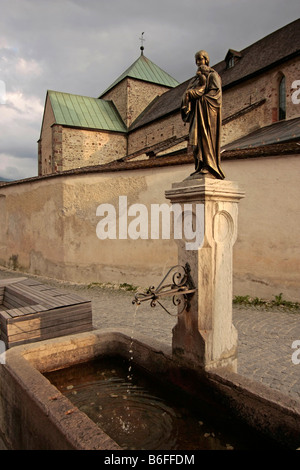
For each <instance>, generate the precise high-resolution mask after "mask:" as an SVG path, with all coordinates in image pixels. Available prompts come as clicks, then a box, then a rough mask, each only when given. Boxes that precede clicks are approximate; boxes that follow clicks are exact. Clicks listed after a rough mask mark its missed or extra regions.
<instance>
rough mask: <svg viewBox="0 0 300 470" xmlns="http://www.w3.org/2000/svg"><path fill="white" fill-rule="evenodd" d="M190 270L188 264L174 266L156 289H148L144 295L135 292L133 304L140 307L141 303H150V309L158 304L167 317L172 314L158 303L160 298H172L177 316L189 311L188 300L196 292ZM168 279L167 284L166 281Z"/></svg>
mask: <svg viewBox="0 0 300 470" xmlns="http://www.w3.org/2000/svg"><path fill="white" fill-rule="evenodd" d="M190 272H191V268H190V265H189V264H188V263H186V265H185V266H181V265H176V266H173V267H172V268H170V269H169V271H168V272H167V274H166V275H165V277H164V278H163V279H162V281H161V282H160V284H159V285H158V287H156V288H155V287H153V286H152V287H149V289H148V290H147V292H146V293H143V292H137V293H136V294H135V297H134V300H133V301H132V303H133V304H136V305H141V303H142V302H147V301H150V305H151V307H156V304H157V303H158V304H159V305H160V306H161V307H162V308H163V309H164V310H165V312H167V313H168V314H169V315H174V314H172V313H171V312H170V311H169V310H168V309H167V308H166V307H165V306H164V305H163V304H162V303H161V301H160V299H161V298H162V297H168V296H172V301H173V305H174V306H176V307H178V311H177V313H176V316H177V315H180V314H181V313H183V312H184V311H185V310H186V311H188V310H189V309H190V299H191V297H192V296H193V294H194V293H195V292H196V288H195V285H194V282H193V279H192V277H191V274H190ZM168 278H169V279H170V280H169V282H167V279H168ZM165 282H167V283H166V284H164V283H165Z"/></svg>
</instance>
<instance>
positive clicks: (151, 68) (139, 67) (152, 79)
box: [99, 54, 179, 98]
mask: <svg viewBox="0 0 300 470" xmlns="http://www.w3.org/2000/svg"><path fill="white" fill-rule="evenodd" d="M126 77H130V78H135V79H137V80H142V81H146V82H149V83H156V84H158V85H162V86H166V87H168V88H173V87H175V86H177V85H179V82H178V81H177V80H176V79H175V78H173V77H172V76H171V75H170V74H169V73H168V72H165V71H164V70H163V69H162V68H161V67H159V66H158V65H156V64H155V63H154V62H152V61H151V60H150V59H148V58H147V57H146V56H145V55H144V54H141V55H140V56H139V57H138V58H137V59H136V60H135V61H134V62H133V63H132V64H131V65H130V66H129V67H128V68H127V69H126V70H125V71H124V72H123V73H122V74H121V75H120V76H119V77H118V78H117V79H116V80H115V81H114V82H113V83H112V84H111V85H110V86H109V87H108V88H106V90H105V91H104V92H103V93H101V95H100V96H99V98H102V96H104V95H105V94H106V93H107V92H108V91H110V90H111V89H112V88H114V87H115V86H116V85H118V83H120V82H121V81H122V80H124V78H126Z"/></svg>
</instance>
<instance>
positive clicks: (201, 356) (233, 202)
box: [165, 175, 244, 371]
mask: <svg viewBox="0 0 300 470" xmlns="http://www.w3.org/2000/svg"><path fill="white" fill-rule="evenodd" d="M199 176H200V175H198V177H199ZM165 196H166V198H167V199H169V200H170V201H171V203H172V204H178V203H179V204H180V205H181V206H182V210H183V211H184V205H185V204H192V212H193V217H194V226H196V225H197V224H196V222H197V223H198V227H199V226H200V225H199V220H198V221H197V220H196V217H198V219H199V214H203V216H201V217H202V221H200V223H202V230H203V237H201V238H202V240H201V241H202V243H201V244H200V246H198V247H194V249H192V250H191V249H187V247H189V246H190V245H188V244H187V240H186V239H185V238H184V237H183V238H182V239H181V240H177V244H178V263H179V264H181V265H185V263H187V262H188V263H189V265H190V267H191V276H192V278H193V281H194V283H195V286H196V288H197V291H196V293H195V294H194V295H193V297H192V299H191V306H190V309H189V311H184V312H183V314H182V315H180V316H179V317H178V322H177V324H176V326H175V327H174V329H173V344H172V349H173V355H174V356H176V359H177V360H178V361H179V362H181V363H183V364H184V363H185V364H188V365H189V366H191V365H192V364H194V366H196V367H201V368H204V369H205V370H209V369H212V368H216V367H223V366H226V367H230V369H231V370H233V371H236V367H237V331H236V329H235V327H234V325H233V323H232V248H233V245H234V243H235V241H236V238H237V217H238V202H239V200H240V199H241V198H243V197H244V193H243V192H241V191H240V190H239V188H238V186H237V184H236V183H234V182H232V181H227V180H218V179H214V178H211V177H209V176H203V177H199V179H192V178H188V179H186V180H184V181H182V182H180V183H174V184H173V185H172V189H170V190H168V191H166V192H165ZM197 205H202V211H201V210H200V211H199V210H198V211H197ZM186 207H188V206H186ZM198 209H199V206H198ZM203 209H204V210H203ZM183 213H184V212H183ZM197 214H198V216H197ZM182 219H183V220H182V224H183V225H184V217H183V218H182ZM174 222H175V223H176V221H174Z"/></svg>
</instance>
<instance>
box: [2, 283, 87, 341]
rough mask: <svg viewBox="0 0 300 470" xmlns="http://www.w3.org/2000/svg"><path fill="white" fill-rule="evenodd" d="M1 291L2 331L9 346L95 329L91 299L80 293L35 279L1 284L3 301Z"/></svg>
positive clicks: (3, 337) (3, 338)
mask: <svg viewBox="0 0 300 470" xmlns="http://www.w3.org/2000/svg"><path fill="white" fill-rule="evenodd" d="M1 293H3V302H2V304H1V305H0V332H1V339H2V340H3V341H5V343H6V347H12V346H16V345H18V344H25V343H28V342H35V341H41V340H43V339H48V338H53V337H58V336H63V335H69V334H74V333H77V332H82V331H89V330H91V329H92V328H93V319H92V304H91V301H90V300H86V299H82V298H81V297H79V296H78V295H76V294H70V293H67V292H64V291H60V290H59V289H56V288H50V287H47V286H45V285H43V284H42V283H40V282H38V281H35V280H32V279H25V280H23V281H22V282H15V283H11V284H9V285H7V284H6V285H5V286H1V285H0V300H1ZM12 307H13V308H12Z"/></svg>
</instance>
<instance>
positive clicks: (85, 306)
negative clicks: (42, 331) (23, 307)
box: [7, 302, 92, 323]
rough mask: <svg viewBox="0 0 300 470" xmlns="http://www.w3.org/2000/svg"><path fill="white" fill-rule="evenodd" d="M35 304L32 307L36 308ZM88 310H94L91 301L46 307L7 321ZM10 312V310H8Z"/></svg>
mask: <svg viewBox="0 0 300 470" xmlns="http://www.w3.org/2000/svg"><path fill="white" fill-rule="evenodd" d="M34 307H35V306H33V307H32V308H34ZM87 311H90V312H92V307H91V302H87V303H85V304H77V305H70V306H65V307H58V308H55V309H51V310H48V309H46V310H45V309H44V310H40V311H39V312H36V313H33V314H28V315H26V316H25V315H22V316H17V315H15V317H14V318H9V319H7V323H18V322H22V321H24V320H31V319H32V318H36V317H37V316H38V317H41V318H42V317H43V316H44V315H47V316H51V317H53V318H57V317H60V316H65V317H66V316H72V315H76V314H77V313H81V312H83V313H85V312H87ZM7 313H9V312H7Z"/></svg>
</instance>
